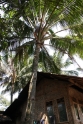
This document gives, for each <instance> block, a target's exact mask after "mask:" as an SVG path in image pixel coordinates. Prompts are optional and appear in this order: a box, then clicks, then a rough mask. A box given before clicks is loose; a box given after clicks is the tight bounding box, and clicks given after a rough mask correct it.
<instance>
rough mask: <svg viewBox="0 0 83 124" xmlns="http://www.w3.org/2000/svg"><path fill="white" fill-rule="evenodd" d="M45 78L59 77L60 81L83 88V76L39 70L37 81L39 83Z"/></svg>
mask: <svg viewBox="0 0 83 124" xmlns="http://www.w3.org/2000/svg"><path fill="white" fill-rule="evenodd" d="M43 78H48V79H57V80H59V81H65V82H70V85H76V86H78V87H80V88H82V89H83V77H77V76H67V75H59V74H53V73H43V72H38V77H37V83H39V82H40V80H42V79H43Z"/></svg>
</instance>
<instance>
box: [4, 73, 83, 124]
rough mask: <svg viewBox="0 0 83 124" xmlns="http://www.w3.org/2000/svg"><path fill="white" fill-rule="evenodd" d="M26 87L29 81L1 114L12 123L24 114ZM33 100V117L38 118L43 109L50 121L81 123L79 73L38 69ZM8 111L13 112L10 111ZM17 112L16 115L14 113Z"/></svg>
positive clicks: (82, 99) (81, 82) (52, 123)
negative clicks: (68, 73)
mask: <svg viewBox="0 0 83 124" xmlns="http://www.w3.org/2000/svg"><path fill="white" fill-rule="evenodd" d="M28 89H29V83H28V84H27V85H26V86H25V88H24V89H23V91H22V92H21V93H20V95H19V97H18V99H17V101H16V102H15V101H14V102H13V103H12V104H11V105H10V106H9V107H8V108H7V110H6V111H5V112H4V115H6V116H8V117H10V119H11V120H13V122H15V123H17V122H18V124H19V122H20V123H21V120H22V119H23V118H22V119H21V117H22V116H24V114H25V108H26V103H27V102H26V101H27V97H28V92H27V90H28ZM24 96H25V97H24ZM35 101H36V103H35V121H39V120H40V119H41V115H42V114H44V113H46V114H47V116H48V119H49V123H50V124H83V78H81V77H76V76H67V75H57V74H51V73H43V72H38V76H37V86H36V98H35ZM15 103H16V104H15ZM23 106H24V109H21V108H23ZM12 111H13V115H11V113H12ZM20 112H21V114H20V117H19V116H18V117H17V116H16V115H19V114H18V113H20Z"/></svg>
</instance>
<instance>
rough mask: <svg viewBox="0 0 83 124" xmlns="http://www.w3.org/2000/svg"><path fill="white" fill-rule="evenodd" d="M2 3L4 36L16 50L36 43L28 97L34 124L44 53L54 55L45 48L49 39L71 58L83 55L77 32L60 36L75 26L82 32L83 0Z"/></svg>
mask: <svg viewBox="0 0 83 124" xmlns="http://www.w3.org/2000/svg"><path fill="white" fill-rule="evenodd" d="M2 3H3V7H4V11H6V16H5V17H6V21H7V24H8V27H7V32H6V33H8V35H5V36H4V39H6V41H5V42H6V43H7V45H9V44H10V45H13V50H19V49H22V48H23V49H24V48H25V47H26V46H29V45H33V50H34V59H33V69H32V77H31V80H30V88H29V96H28V101H29V104H30V106H28V107H29V108H28V110H29V112H30V113H29V114H30V124H32V123H33V120H34V108H35V107H34V106H35V93H36V79H37V70H38V60H39V55H40V52H41V51H43V53H45V54H46V55H47V56H48V58H49V57H50V56H49V54H48V51H47V49H46V47H45V46H46V45H48V44H47V40H49V45H50V47H51V48H54V51H55V52H56V51H57V50H59V51H60V52H62V53H64V54H68V55H69V56H70V57H71V58H72V55H73V54H76V53H79V55H80V56H81V57H83V56H82V52H83V51H82V50H83V49H81V50H80V47H81V48H82V47H83V45H82V44H83V41H82V39H81V38H80V37H77V36H75V35H74V36H73V35H70V36H69V37H59V36H58V35H57V34H58V33H59V32H62V31H66V30H69V32H71V33H72V31H73V30H75V28H77V29H78V31H79V32H80V28H79V27H83V25H82V24H83V21H82V11H83V9H82V8H83V0H80V1H79V0H67V1H64V0H59V1H58V0H53V1H51V0H35V1H32V0H18V1H16V0H15V1H10V0H9V1H6V0H5V2H3V0H2ZM5 4H6V6H5ZM58 26H59V27H61V28H60V30H55V31H53V27H54V28H55V29H57V27H58ZM4 39H1V40H4ZM23 39H26V40H27V41H26V40H24V42H23ZM16 42H17V43H16ZM29 47H30V46H29ZM48 58H47V60H49V61H50V63H51V64H53V65H54V62H53V60H52V59H48Z"/></svg>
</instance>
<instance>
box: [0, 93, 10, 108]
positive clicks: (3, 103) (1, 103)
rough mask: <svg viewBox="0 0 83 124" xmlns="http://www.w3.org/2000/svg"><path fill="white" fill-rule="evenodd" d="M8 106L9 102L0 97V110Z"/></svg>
mask: <svg viewBox="0 0 83 124" xmlns="http://www.w3.org/2000/svg"><path fill="white" fill-rule="evenodd" d="M8 106H9V101H8V100H7V99H6V98H5V97H3V96H2V95H0V110H4V109H6V108H7V107H8Z"/></svg>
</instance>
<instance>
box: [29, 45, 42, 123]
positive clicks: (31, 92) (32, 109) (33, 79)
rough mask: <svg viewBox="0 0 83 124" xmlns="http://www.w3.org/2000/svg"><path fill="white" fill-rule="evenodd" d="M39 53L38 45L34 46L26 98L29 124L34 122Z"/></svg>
mask: <svg viewBox="0 0 83 124" xmlns="http://www.w3.org/2000/svg"><path fill="white" fill-rule="evenodd" d="M39 52H40V45H39V44H36V47H35V53H34V60H33V70H32V77H31V80H30V86H29V96H28V113H29V124H33V123H34V120H35V93H36V80H37V70H38V60H39Z"/></svg>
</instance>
